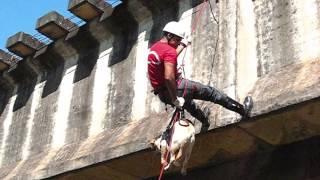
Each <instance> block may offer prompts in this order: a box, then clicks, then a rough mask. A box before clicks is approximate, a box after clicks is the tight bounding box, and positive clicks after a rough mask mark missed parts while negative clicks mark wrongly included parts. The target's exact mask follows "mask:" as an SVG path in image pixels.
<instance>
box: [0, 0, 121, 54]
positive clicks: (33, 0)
mask: <svg viewBox="0 0 320 180" xmlns="http://www.w3.org/2000/svg"><path fill="white" fill-rule="evenodd" d="M114 1H118V0H107V2H110V3H113V2H114ZM68 3H69V0H1V6H0V24H1V25H0V27H1V29H0V49H3V50H6V48H5V46H6V41H7V39H8V38H9V37H10V36H12V35H14V34H16V33H17V32H20V31H23V32H25V33H28V34H30V35H35V34H38V32H37V31H36V30H35V28H36V23H37V20H38V18H40V17H41V16H43V15H45V14H47V13H48V12H50V11H53V10H54V11H57V12H58V13H60V14H61V15H63V16H64V17H66V18H68V17H71V16H73V14H72V13H70V12H69V11H68ZM72 21H75V22H79V21H80V19H78V18H75V19H72Z"/></svg>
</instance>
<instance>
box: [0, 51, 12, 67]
mask: <svg viewBox="0 0 320 180" xmlns="http://www.w3.org/2000/svg"><path fill="white" fill-rule="evenodd" d="M7 60H8V57H7V54H6V52H4V51H3V50H1V49H0V72H3V71H5V70H7V69H8V68H9V66H10V65H9V62H8V61H7Z"/></svg>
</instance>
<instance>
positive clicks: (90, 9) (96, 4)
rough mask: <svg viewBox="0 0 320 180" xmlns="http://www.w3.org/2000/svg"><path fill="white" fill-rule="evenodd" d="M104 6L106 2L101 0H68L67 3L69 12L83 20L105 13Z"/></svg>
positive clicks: (105, 6)
mask: <svg viewBox="0 0 320 180" xmlns="http://www.w3.org/2000/svg"><path fill="white" fill-rule="evenodd" d="M106 8H107V4H106V2H105V1H103V0H70V1H69V5H68V10H69V11H70V12H72V13H73V14H75V15H76V16H78V17H79V18H81V19H83V20H85V21H90V20H91V19H93V18H95V17H97V16H99V15H101V14H103V13H105V9H106ZM106 12H107V11H106ZM110 14H111V13H110Z"/></svg>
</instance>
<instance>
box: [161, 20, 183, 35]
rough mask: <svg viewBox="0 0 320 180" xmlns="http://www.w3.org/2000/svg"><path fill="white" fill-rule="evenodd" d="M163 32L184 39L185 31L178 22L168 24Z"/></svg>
mask: <svg viewBox="0 0 320 180" xmlns="http://www.w3.org/2000/svg"><path fill="white" fill-rule="evenodd" d="M163 32H168V33H171V34H174V35H176V36H179V37H181V38H183V37H184V31H183V29H182V28H181V26H180V24H179V23H178V22H176V21H171V22H168V23H167V24H166V25H165V26H164V28H163Z"/></svg>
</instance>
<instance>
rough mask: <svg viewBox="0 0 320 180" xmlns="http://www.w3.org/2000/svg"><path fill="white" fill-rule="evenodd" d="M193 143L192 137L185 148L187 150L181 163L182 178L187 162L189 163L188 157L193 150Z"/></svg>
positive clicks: (193, 138) (185, 173) (185, 172)
mask: <svg viewBox="0 0 320 180" xmlns="http://www.w3.org/2000/svg"><path fill="white" fill-rule="evenodd" d="M194 141H195V137H194V136H192V137H191V140H190V144H189V145H188V146H187V149H186V151H185V156H184V159H183V163H182V168H181V174H182V175H184V176H185V175H187V166H188V161H189V159H190V156H191V152H192V148H193V145H194Z"/></svg>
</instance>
